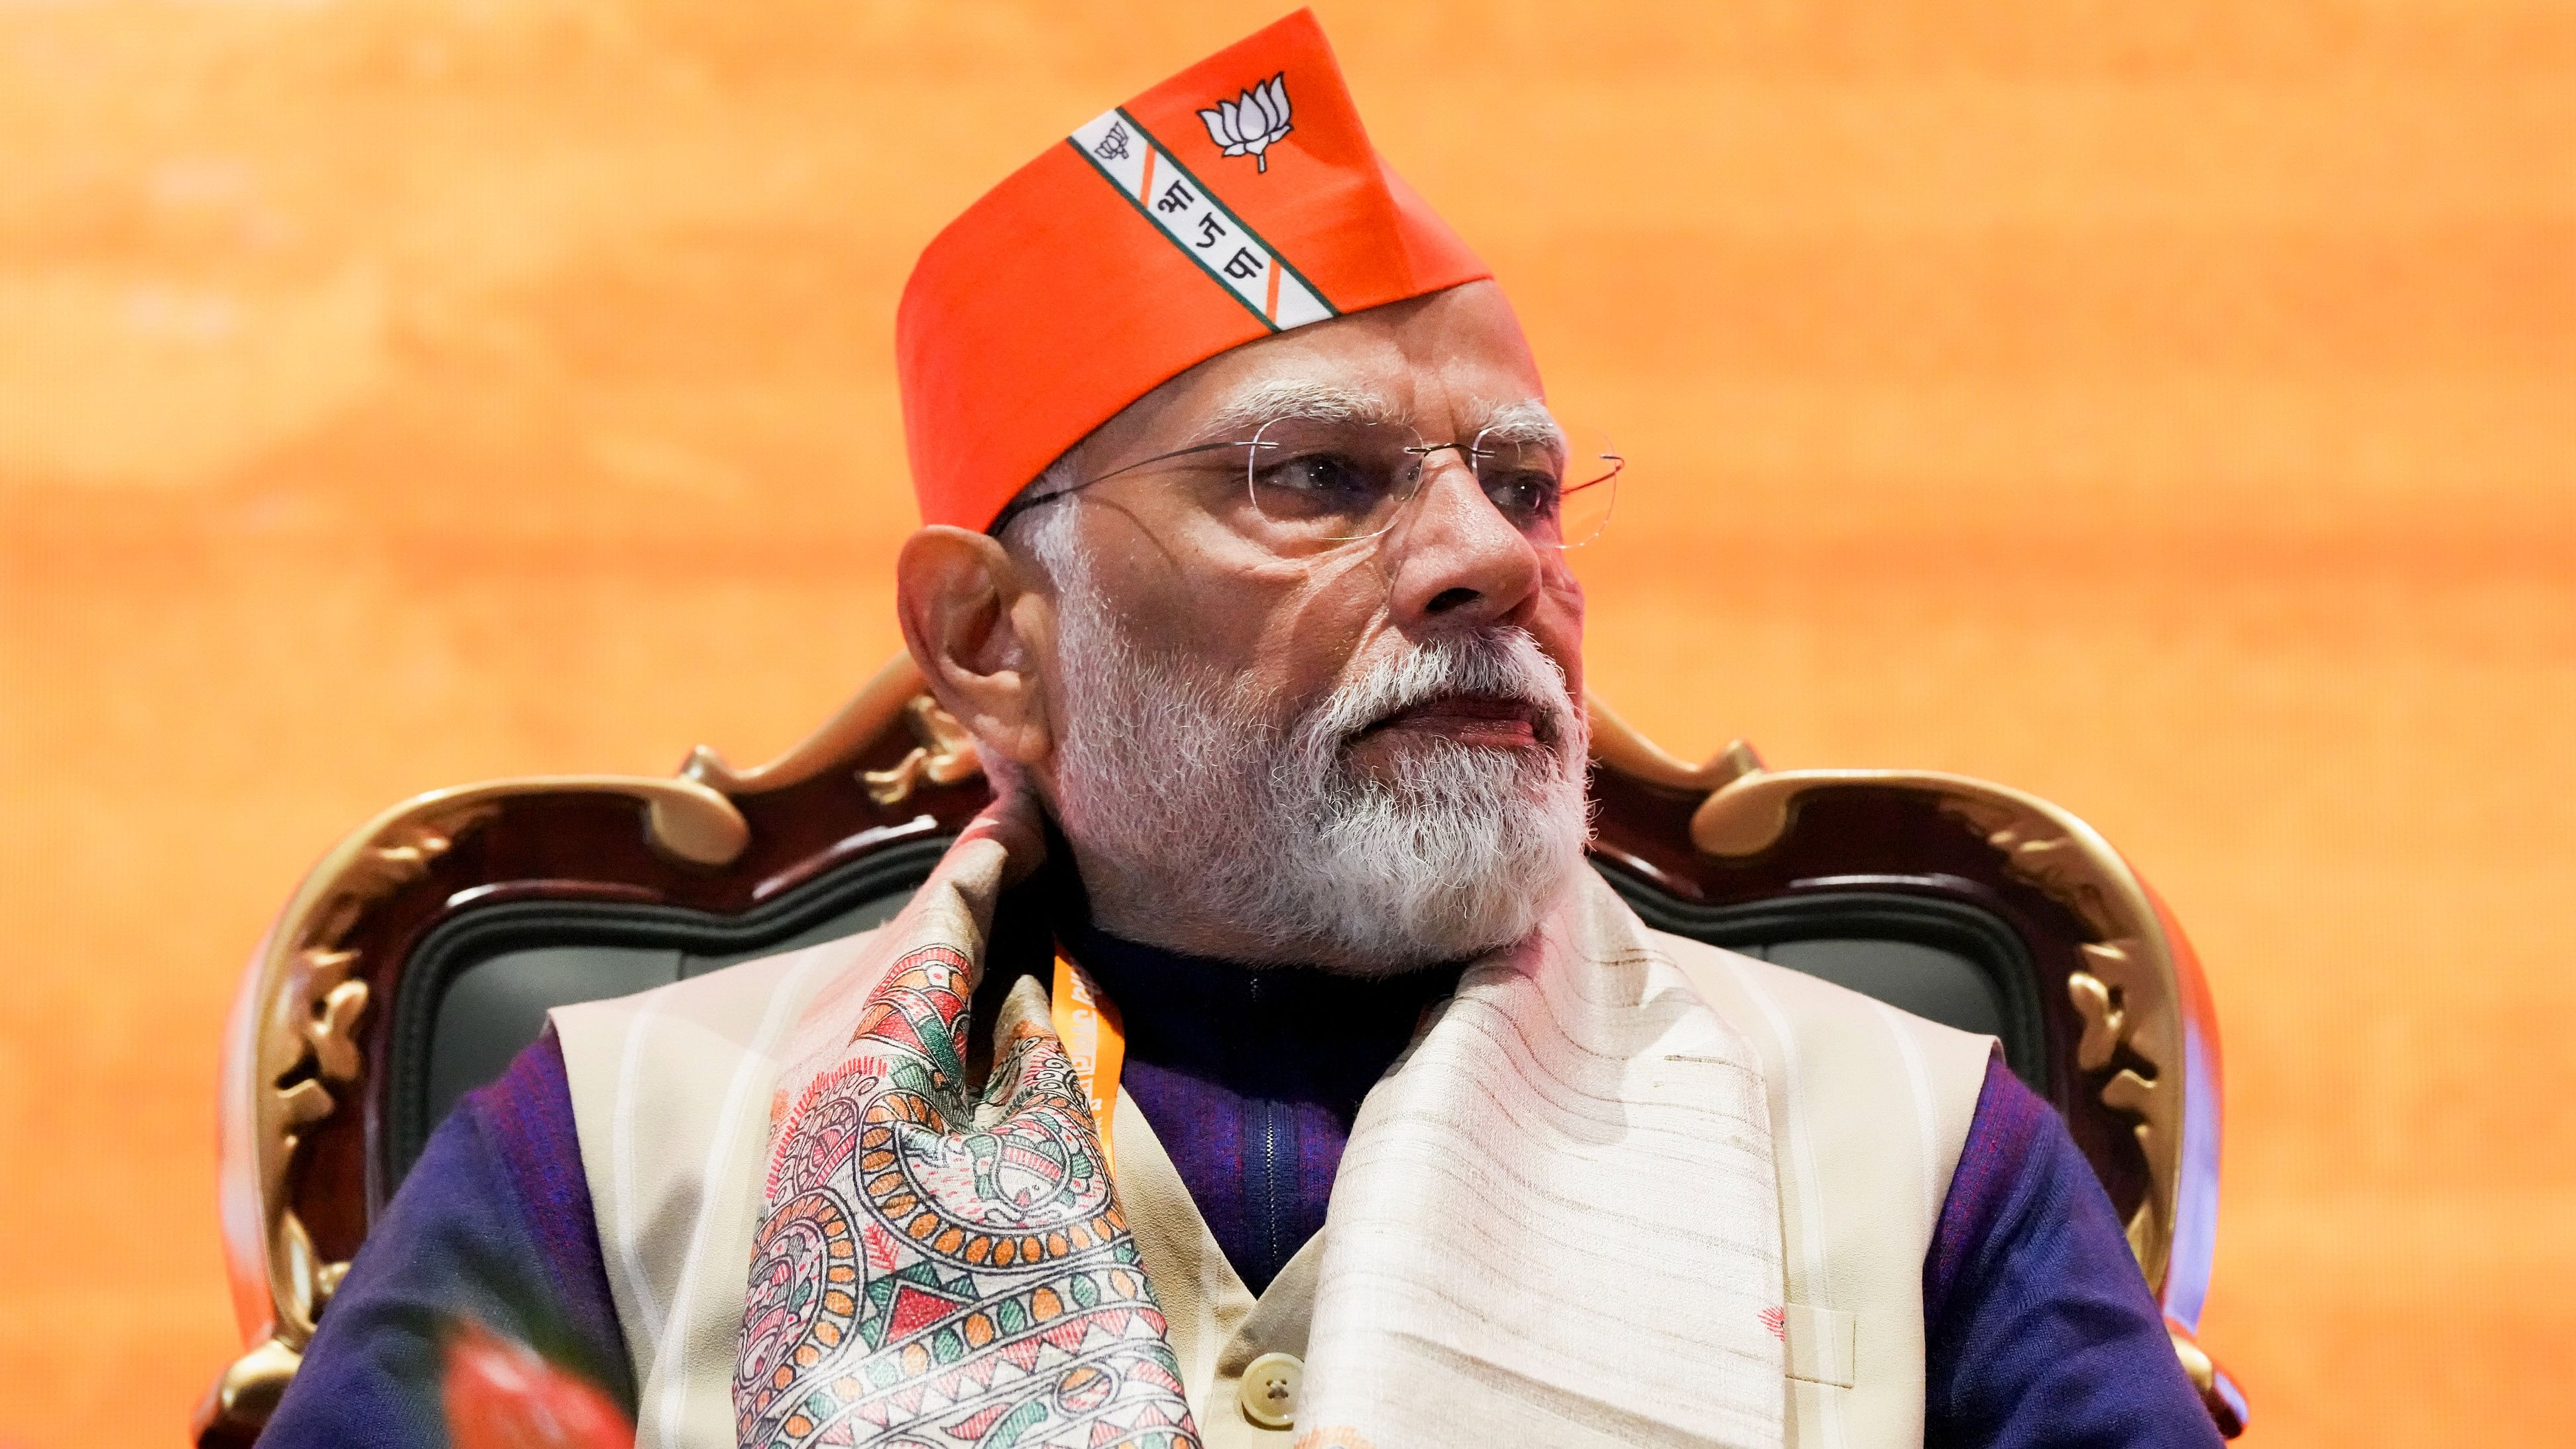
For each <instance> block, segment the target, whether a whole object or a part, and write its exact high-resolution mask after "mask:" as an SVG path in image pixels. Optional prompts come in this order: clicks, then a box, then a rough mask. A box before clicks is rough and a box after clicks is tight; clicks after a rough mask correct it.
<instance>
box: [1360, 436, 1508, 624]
mask: <svg viewBox="0 0 2576 1449" xmlns="http://www.w3.org/2000/svg"><path fill="white" fill-rule="evenodd" d="M1405 514H1406V516H1405V518H1404V519H1403V521H1402V522H1400V523H1398V524H1397V525H1396V527H1395V530H1394V532H1393V533H1392V534H1391V535H1389V537H1388V538H1387V540H1386V544H1385V555H1384V557H1385V558H1386V560H1387V564H1388V566H1389V568H1390V571H1391V575H1392V585H1393V587H1392V589H1391V595H1392V597H1391V599H1390V601H1389V603H1390V607H1391V608H1392V609H1393V611H1394V614H1395V620H1396V623H1397V624H1398V625H1399V626H1405V625H1413V626H1422V627H1429V628H1436V629H1450V628H1473V627H1478V626H1482V625H1486V624H1493V623H1499V622H1505V621H1508V620H1511V619H1513V618H1515V617H1516V616H1517V615H1518V614H1519V613H1520V612H1521V611H1522V610H1524V609H1526V608H1527V607H1528V606H1529V605H1530V603H1531V601H1532V600H1533V599H1535V598H1536V597H1537V596H1538V591H1539V582H1540V579H1541V576H1542V574H1543V572H1544V564H1543V561H1542V560H1541V558H1540V557H1539V549H1538V546H1537V545H1536V544H1534V543H1532V542H1531V541H1530V539H1529V537H1528V536H1527V535H1526V534H1523V533H1522V532H1521V531H1520V530H1519V529H1518V528H1516V527H1514V526H1513V525H1512V522H1511V520H1509V519H1507V518H1505V517H1503V514H1502V510H1500V509H1498V508H1496V507H1495V506H1494V503H1493V500H1492V499H1490V498H1487V497H1486V496H1485V491H1484V489H1483V488H1482V487H1481V486H1479V485H1478V483H1477V481H1476V473H1475V470H1474V469H1473V468H1470V467H1469V466H1467V464H1466V462H1465V461H1464V460H1462V459H1460V458H1459V457H1458V456H1457V454H1456V453H1455V452H1452V451H1449V450H1445V449H1444V450H1441V451H1437V452H1434V453H1432V454H1431V455H1430V456H1428V457H1426V458H1425V459H1423V478H1422V488H1421V491H1420V492H1419V493H1417V494H1416V495H1415V496H1414V498H1413V501H1412V505H1411V506H1410V507H1409V508H1407V509H1406V511H1405Z"/></svg>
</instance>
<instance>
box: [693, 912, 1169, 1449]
mask: <svg viewBox="0 0 2576 1449" xmlns="http://www.w3.org/2000/svg"><path fill="white" fill-rule="evenodd" d="M972 980H973V977H972V974H971V965H970V963H969V962H968V960H967V958H966V957H965V956H964V955H963V954H962V953H960V952H958V951H956V950H953V949H951V948H949V947H946V946H938V945H932V946H924V947H921V948H920V949H917V950H915V951H912V952H910V953H909V954H907V955H905V956H904V957H903V958H902V959H900V960H898V961H897V962H895V963H894V965H893V967H892V968H891V969H890V970H889V971H888V972H887V973H886V975H885V977H884V979H883V981H882V983H881V984H880V985H879V986H878V988H877V990H876V992H875V994H874V995H873V996H872V997H871V998H870V999H869V1000H868V1002H867V1004H866V1006H865V1007H864V1009H863V1010H862V1011H861V1014H860V1016H859V1019H858V1024H857V1027H856V1029H855V1031H853V1033H852V1034H851V1037H850V1041H849V1047H848V1050H847V1052H846V1053H845V1054H844V1055H843V1058H842V1060H841V1061H840V1062H839V1063H838V1064H837V1065H835V1066H834V1067H833V1068H832V1069H831V1070H829V1071H826V1072H824V1073H823V1074H822V1075H821V1076H819V1077H818V1078H816V1079H815V1081H814V1082H813V1083H812V1084H811V1085H810V1086H808V1087H807V1088H806V1089H805V1090H804V1091H803V1092H802V1093H800V1094H799V1096H798V1099H797V1101H796V1102H795V1104H794V1107H793V1109H792V1110H789V1111H787V1112H785V1113H783V1114H782V1115H781V1116H780V1120H779V1121H778V1122H777V1124H776V1129H775V1132H774V1134H773V1136H772V1139H771V1141H772V1147H771V1155H770V1170H769V1175H768V1180H767V1189H766V1193H765V1196H764V1199H763V1204H762V1213H761V1226H760V1231H759V1235H758V1237H757V1239H756V1240H755V1243H754V1247H753V1253H752V1266H751V1284H750V1296H749V1301H748V1303H747V1304H746V1306H745V1309H744V1313H743V1327H742V1341H741V1352H740V1356H739V1358H738V1360H737V1364H738V1366H737V1368H736V1371H735V1377H734V1384H733V1399H734V1412H735V1428H736V1436H737V1443H739V1444H740V1445H742V1446H745V1449H751V1446H758V1449H803V1446H807V1445H861V1444H879V1445H895V1446H905V1449H916V1446H920V1449H927V1446H951V1445H972V1446H975V1449H1057V1446H1063V1449H1075V1446H1079V1449H1094V1446H1107V1445H1136V1446H1139V1449H1166V1446H1173V1449H1177V1446H1191V1449H1195V1446H1196V1445H1197V1443H1198V1438H1197V1433H1196V1430H1195V1428H1194V1427H1193V1426H1192V1424H1191V1422H1190V1417H1189V1408H1188V1404H1187V1401H1186V1399H1185V1397H1184V1395H1183V1391H1182V1386H1181V1381H1180V1375H1179V1372H1178V1367H1177V1365H1176V1364H1175V1362H1174V1361H1173V1358H1172V1351H1171V1348H1170V1346H1169V1344H1168V1343H1167V1341H1166V1340H1165V1338H1164V1329H1163V1315H1162V1312H1161V1310H1160V1309H1159V1308H1158V1307H1157V1306H1156V1305H1155V1302H1154V1297H1153V1293H1152V1291H1151V1290H1150V1289H1149V1288H1148V1287H1147V1286H1146V1283H1145V1274H1144V1270H1143V1268H1142V1266H1141V1264H1140V1262H1139V1260H1138V1256H1137V1252H1136V1247H1135V1244H1134V1242H1133V1241H1132V1240H1131V1239H1130V1237H1129V1235H1128V1232H1127V1225H1126V1221H1125V1219H1124V1218H1123V1217H1121V1216H1120V1213H1119V1209H1118V1203H1117V1199H1116V1197H1115V1195H1114V1194H1113V1193H1112V1191H1111V1188H1110V1182H1109V1176H1108V1173H1107V1172H1106V1170H1105V1169H1104V1168H1103V1166H1102V1156H1101V1151H1100V1139H1099V1134H1098V1131H1097V1129H1096V1128H1095V1127H1094V1125H1093V1123H1092V1119H1091V1112H1090V1109H1089V1107H1088V1106H1087V1105H1086V1104H1085V1103H1084V1101H1083V1097H1082V1087H1081V1084H1080V1082H1079V1081H1078V1080H1077V1078H1076V1076H1075V1073H1074V1069H1073V1064H1072V1061H1071V1059H1070V1058H1068V1057H1067V1056H1066V1055H1065V1052H1064V1048H1063V1046H1062V1045H1061V1044H1060V1043H1059V1042H1057V1040H1056V1039H1055V1036H1054V1034H1053V1033H1052V1032H1051V1031H1050V1030H1048V1028H1047V1027H1046V1025H1045V1021H1046V1014H1045V1010H1044V1004H1043V998H1042V997H1036V996H1034V994H1033V993H1034V991H1035V988H1034V984H1033V983H1023V984H1022V988H1023V991H1024V992H1027V993H1031V997H1030V999H1031V1000H1033V1001H1035V1003H1036V1005H1035V1007H1034V1009H1032V1008H1031V1006H1030V1005H1029V1002H1026V1001H1023V1000H1022V999H1021V998H1020V997H1016V996H1015V997H1014V998H1013V999H1012V1002H1011V1004H1009V1005H1007V1006H1006V1007H1005V1008H1004V1010H1003V1012H1002V1023H1001V1030H1000V1032H999V1033H998V1040H997V1041H996V1042H995V1044H994V1063H993V1070H992V1073H991V1076H990V1078H989V1079H988V1081H987V1083H986V1086H985V1089H984V1091H983V1093H982V1099H981V1101H980V1102H978V1101H976V1100H974V1099H972V1098H970V1097H969V1096H968V1095H967V1092H966V1065H965V1052H964V1044H965V1042H966V1041H967V1040H968V1033H969V1031H971V1030H972V1022H971V1019H970V1012H969V1010H968V1007H969V997H970V994H971V990H972Z"/></svg>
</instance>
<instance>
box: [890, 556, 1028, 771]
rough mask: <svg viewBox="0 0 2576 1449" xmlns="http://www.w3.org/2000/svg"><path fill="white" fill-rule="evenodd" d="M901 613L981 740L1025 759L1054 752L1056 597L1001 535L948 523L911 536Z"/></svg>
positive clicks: (900, 582)
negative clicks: (1051, 696) (1051, 693)
mask: <svg viewBox="0 0 2576 1449" xmlns="http://www.w3.org/2000/svg"><path fill="white" fill-rule="evenodd" d="M895 614H896V616H897V617H898V618H900V619H901V620H902V621H903V642H904V645H905V647H906V648H909V649H910V650H911V651H912V659H913V662H914V663H915V664H918V665H920V666H921V672H922V674H923V676H924V677H925V678H927V679H928V680H929V681H930V692H931V693H932V694H933V695H935V696H936V697H937V698H938V700H939V703H940V704H941V705H942V706H943V707H945V708H946V709H947V711H948V712H949V713H950V714H953V715H955V716H957V722H958V723H959V724H962V725H964V726H965V727H966V728H967V730H968V731H969V732H970V733H972V734H973V735H974V736H975V738H976V740H977V742H978V743H979V744H981V745H982V746H983V747H984V748H987V749H999V750H1000V751H1001V752H1002V753H1003V754H1005V755H1007V756H1009V757H1010V758H1011V759H1012V760H1014V761H1016V762H1017V763H1019V764H1020V765H1022V766H1032V767H1033V766H1038V765H1041V764H1043V763H1044V762H1045V760H1046V759H1047V758H1048V757H1049V756H1050V755H1052V754H1053V753H1054V751H1055V732H1054V730H1053V728H1052V727H1051V724H1050V722H1049V720H1048V717H1047V708H1046V691H1045V684H1044V678H1043V676H1044V665H1045V663H1046V661H1048V660H1050V659H1052V658H1053V645H1054V642H1055V641H1054V633H1053V630H1054V624H1055V612H1054V607H1053V604H1052V601H1051V600H1049V599H1048V598H1047V597H1046V596H1045V595H1044V594H1042V593H1041V592H1040V591H1038V590H1036V589H1033V588H1031V587H1029V585H1028V582H1027V579H1026V577H1025V575H1024V573H1023V572H1022V570H1021V568H1020V566H1019V564H1018V563H1017V562H1016V561H1014V560H1013V559H1012V558H1011V556H1010V554H1009V553H1008V552H1007V551H1006V550H1004V549H1003V547H1002V545H1001V544H1000V543H999V542H997V541H996V540H994V539H992V538H991V537H988V536H987V535H984V534H981V533H970V532H968V531H967V530H965V529H962V528H950V527H947V526H946V525H936V526H933V527H929V528H924V529H922V530H921V531H920V532H918V533H915V534H914V535H913V536H912V537H910V538H908V539H906V540H904V544H903V553H902V554H901V555H900V556H899V557H898V558H897V559H896V560H895Z"/></svg>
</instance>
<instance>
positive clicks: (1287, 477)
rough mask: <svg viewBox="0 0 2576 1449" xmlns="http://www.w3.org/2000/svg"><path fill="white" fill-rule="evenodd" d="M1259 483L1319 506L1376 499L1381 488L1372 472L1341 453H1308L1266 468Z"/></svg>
mask: <svg viewBox="0 0 2576 1449" xmlns="http://www.w3.org/2000/svg"><path fill="white" fill-rule="evenodd" d="M1255 481H1257V482H1259V483H1260V484H1261V486H1262V487H1264V488H1275V489H1278V490H1281V491H1282V492H1285V493H1290V494H1294V495H1297V496H1299V497H1301V498H1304V499H1307V500H1309V501H1312V502H1315V503H1335V502H1342V501H1346V500H1360V499H1365V498H1368V497H1370V496H1372V495H1374V494H1375V493H1376V492H1377V491H1378V490H1377V485H1376V483H1375V482H1374V481H1372V479H1371V478H1370V475H1369V470H1368V469H1367V468H1365V467H1363V466H1361V464H1360V463H1359V461H1358V460H1357V459H1355V458H1351V457H1349V456H1347V455H1345V454H1341V453H1307V454H1303V455H1301V456H1298V457H1295V458H1289V459H1286V460H1284V461H1282V462H1278V463H1274V464H1271V465H1269V466H1267V467H1265V468H1263V469H1262V470H1261V471H1260V472H1259V473H1258V474H1257V475H1255Z"/></svg>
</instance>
